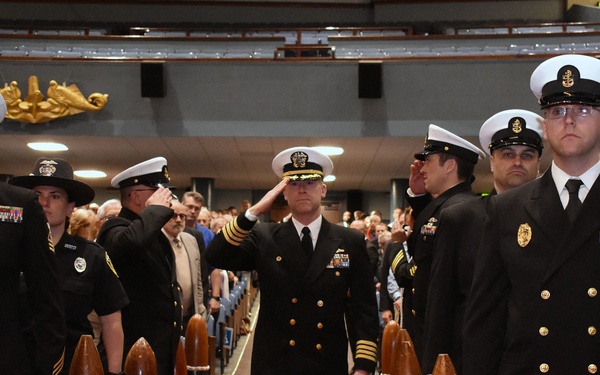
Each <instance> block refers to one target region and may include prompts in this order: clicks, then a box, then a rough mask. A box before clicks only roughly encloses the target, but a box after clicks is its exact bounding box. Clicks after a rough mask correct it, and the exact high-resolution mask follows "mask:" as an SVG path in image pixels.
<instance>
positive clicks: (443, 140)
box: [415, 124, 485, 164]
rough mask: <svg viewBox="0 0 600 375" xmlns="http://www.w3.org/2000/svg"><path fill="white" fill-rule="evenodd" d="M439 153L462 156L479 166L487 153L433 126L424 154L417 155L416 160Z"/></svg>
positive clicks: (426, 140) (430, 128) (428, 135)
mask: <svg viewBox="0 0 600 375" xmlns="http://www.w3.org/2000/svg"><path fill="white" fill-rule="evenodd" d="M439 152H445V153H447V154H451V155H456V156H460V157H462V158H463V159H465V160H468V161H470V162H471V163H473V164H477V160H479V159H484V158H485V153H484V152H483V151H481V150H480V149H479V148H478V147H477V146H475V145H474V144H472V143H471V142H469V141H467V140H465V139H462V138H461V137H459V136H457V135H456V134H453V133H450V132H449V131H448V130H445V129H442V128H440V127H439V126H437V125H433V124H431V125H429V131H428V132H427V137H426V138H425V147H424V149H423V152H421V153H418V154H415V158H416V159H418V160H425V158H426V157H427V155H429V154H435V153H439Z"/></svg>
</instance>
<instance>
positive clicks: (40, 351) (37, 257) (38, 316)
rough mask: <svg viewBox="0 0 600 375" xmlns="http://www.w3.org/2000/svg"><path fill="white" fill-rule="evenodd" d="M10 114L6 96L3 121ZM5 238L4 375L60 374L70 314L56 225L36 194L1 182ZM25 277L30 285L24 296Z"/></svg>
mask: <svg viewBox="0 0 600 375" xmlns="http://www.w3.org/2000/svg"><path fill="white" fill-rule="evenodd" d="M5 113H6V104H5V102H4V98H2V96H1V95H0V116H1V117H0V122H1V121H2V120H3V119H4V114H5ZM0 239H1V241H2V251H0V285H1V286H2V287H1V288H0V295H1V297H0V300H2V307H0V332H2V334H0V347H1V348H2V350H1V351H0V374H15V375H31V374H36V375H37V374H57V373H59V372H60V371H61V370H62V368H63V360H64V349H65V337H66V324H65V315H64V311H63V304H62V293H61V290H60V286H59V283H58V275H57V265H56V259H55V258H54V246H53V245H52V239H51V237H50V228H49V227H48V223H47V221H46V216H45V215H44V212H43V211H42V207H41V206H40V204H39V202H38V196H37V194H36V193H34V192H33V191H31V190H29V189H23V188H20V187H16V186H10V185H7V184H6V183H0ZM19 275H22V276H21V280H22V281H23V283H24V287H26V289H27V294H22V295H21V296H19V289H20V287H19V283H20V280H19V279H20V276H19ZM20 298H23V299H25V298H26V300H21V301H20ZM23 309H24V310H23ZM29 317H31V320H29V319H28V318H29ZM26 318H27V319H26ZM30 322H32V323H33V324H31V326H29V325H28V323H30Z"/></svg>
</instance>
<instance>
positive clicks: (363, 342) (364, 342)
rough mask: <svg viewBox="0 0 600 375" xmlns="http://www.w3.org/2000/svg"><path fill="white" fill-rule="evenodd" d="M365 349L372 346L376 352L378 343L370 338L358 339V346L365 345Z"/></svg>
mask: <svg viewBox="0 0 600 375" xmlns="http://www.w3.org/2000/svg"><path fill="white" fill-rule="evenodd" d="M363 346H364V348H363V349H368V348H371V349H372V350H373V351H374V352H377V343H375V342H373V341H368V340H358V341H357V342H356V348H357V349H358V348H360V347H363Z"/></svg>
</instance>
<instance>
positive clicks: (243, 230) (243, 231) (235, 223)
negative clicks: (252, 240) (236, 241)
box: [229, 219, 250, 237]
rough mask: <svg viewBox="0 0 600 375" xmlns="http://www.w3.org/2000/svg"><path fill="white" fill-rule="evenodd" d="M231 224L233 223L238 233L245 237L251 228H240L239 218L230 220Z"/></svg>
mask: <svg viewBox="0 0 600 375" xmlns="http://www.w3.org/2000/svg"><path fill="white" fill-rule="evenodd" d="M229 224H231V226H232V227H233V228H235V231H236V232H237V233H239V234H240V236H244V237H245V236H246V235H247V234H248V233H250V231H249V230H245V229H242V228H240V226H239V225H238V223H237V219H236V220H232V221H230V222H229Z"/></svg>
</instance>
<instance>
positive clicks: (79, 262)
mask: <svg viewBox="0 0 600 375" xmlns="http://www.w3.org/2000/svg"><path fill="white" fill-rule="evenodd" d="M74 266H75V271H77V272H79V273H82V272H83V271H85V268H86V267H87V263H86V262H85V259H83V258H82V257H77V259H75V262H74Z"/></svg>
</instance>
